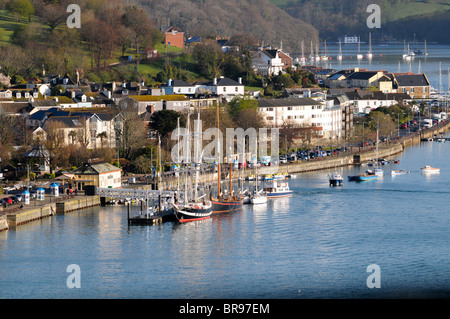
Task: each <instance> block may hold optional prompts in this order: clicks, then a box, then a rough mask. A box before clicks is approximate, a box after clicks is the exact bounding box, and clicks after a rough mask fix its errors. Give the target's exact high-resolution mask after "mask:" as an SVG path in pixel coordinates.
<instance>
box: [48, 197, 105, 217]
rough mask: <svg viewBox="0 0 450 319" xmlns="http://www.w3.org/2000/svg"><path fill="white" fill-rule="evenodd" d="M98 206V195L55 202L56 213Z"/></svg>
mask: <svg viewBox="0 0 450 319" xmlns="http://www.w3.org/2000/svg"><path fill="white" fill-rule="evenodd" d="M94 206H100V196H84V197H82V198H74V199H72V200H66V201H62V202H58V203H56V213H57V214H65V213H68V212H73V211H76V210H81V209H85V208H89V207H94Z"/></svg>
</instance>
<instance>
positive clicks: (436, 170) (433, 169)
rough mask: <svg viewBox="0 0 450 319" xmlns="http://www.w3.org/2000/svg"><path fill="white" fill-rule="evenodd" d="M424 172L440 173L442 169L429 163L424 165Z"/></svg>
mask: <svg viewBox="0 0 450 319" xmlns="http://www.w3.org/2000/svg"><path fill="white" fill-rule="evenodd" d="M421 170H422V173H424V174H435V173H439V172H440V171H441V169H440V168H435V167H431V166H429V165H425V166H424V167H422V168H421Z"/></svg>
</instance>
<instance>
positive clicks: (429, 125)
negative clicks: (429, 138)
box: [423, 119, 433, 128]
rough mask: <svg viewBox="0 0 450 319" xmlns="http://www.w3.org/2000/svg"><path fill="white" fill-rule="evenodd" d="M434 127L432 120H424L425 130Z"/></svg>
mask: <svg viewBox="0 0 450 319" xmlns="http://www.w3.org/2000/svg"><path fill="white" fill-rule="evenodd" d="M432 126H433V120H432V119H424V120H423V127H424V128H430V127H432Z"/></svg>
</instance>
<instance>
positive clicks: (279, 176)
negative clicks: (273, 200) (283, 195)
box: [273, 173, 286, 179]
mask: <svg viewBox="0 0 450 319" xmlns="http://www.w3.org/2000/svg"><path fill="white" fill-rule="evenodd" d="M273 179H286V176H285V175H283V174H281V173H278V174H275V175H273Z"/></svg>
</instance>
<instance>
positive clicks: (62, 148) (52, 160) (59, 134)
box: [36, 121, 70, 173]
mask: <svg viewBox="0 0 450 319" xmlns="http://www.w3.org/2000/svg"><path fill="white" fill-rule="evenodd" d="M64 128H65V126H64V124H63V123H61V122H58V121H47V122H46V124H45V126H44V131H45V133H43V132H42V134H38V135H37V137H36V144H37V145H38V147H39V149H40V150H41V151H42V152H45V153H47V154H48V162H49V166H50V173H53V171H54V170H55V169H56V167H57V166H64V165H67V164H68V162H69V157H70V153H69V152H68V151H67V148H66V145H65V141H64V130H63V129H64Z"/></svg>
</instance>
